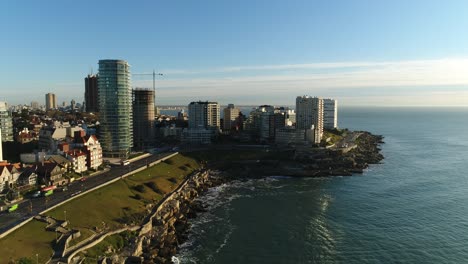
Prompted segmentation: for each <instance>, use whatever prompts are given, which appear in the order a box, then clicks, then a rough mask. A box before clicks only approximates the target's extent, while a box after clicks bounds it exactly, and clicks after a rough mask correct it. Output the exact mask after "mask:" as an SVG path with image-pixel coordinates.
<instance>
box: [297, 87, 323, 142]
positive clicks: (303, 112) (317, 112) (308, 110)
mask: <svg viewBox="0 0 468 264" xmlns="http://www.w3.org/2000/svg"><path fill="white" fill-rule="evenodd" d="M312 126H314V133H315V143H320V141H321V140H322V134H323V100H322V99H321V98H318V97H310V96H306V95H304V96H298V97H297V98H296V128H298V129H310V128H311V127H312Z"/></svg>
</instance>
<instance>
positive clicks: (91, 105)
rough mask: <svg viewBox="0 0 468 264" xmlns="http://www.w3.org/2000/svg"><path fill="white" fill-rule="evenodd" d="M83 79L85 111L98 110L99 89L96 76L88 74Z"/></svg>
mask: <svg viewBox="0 0 468 264" xmlns="http://www.w3.org/2000/svg"><path fill="white" fill-rule="evenodd" d="M84 81H85V95H84V96H85V97H84V98H85V109H86V112H88V113H90V112H99V102H98V98H99V92H98V91H99V89H98V76H97V75H90V74H88V76H87V77H86V78H85V79H84Z"/></svg>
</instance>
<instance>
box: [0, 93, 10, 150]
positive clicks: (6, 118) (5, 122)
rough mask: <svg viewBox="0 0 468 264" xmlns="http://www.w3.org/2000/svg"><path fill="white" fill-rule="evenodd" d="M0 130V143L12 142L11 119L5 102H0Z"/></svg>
mask: <svg viewBox="0 0 468 264" xmlns="http://www.w3.org/2000/svg"><path fill="white" fill-rule="evenodd" d="M0 129H1V133H2V142H6V141H13V119H12V118H11V115H10V112H9V111H8V104H7V103H6V102H0Z"/></svg>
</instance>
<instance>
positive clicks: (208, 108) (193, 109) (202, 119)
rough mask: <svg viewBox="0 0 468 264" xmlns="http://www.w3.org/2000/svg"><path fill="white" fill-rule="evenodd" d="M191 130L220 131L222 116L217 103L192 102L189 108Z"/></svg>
mask: <svg viewBox="0 0 468 264" xmlns="http://www.w3.org/2000/svg"><path fill="white" fill-rule="evenodd" d="M188 114H189V128H208V129H210V128H214V129H216V128H217V129H219V127H220V125H219V123H220V121H219V119H220V114H219V104H218V103H217V102H208V101H207V102H202V101H198V102H191V103H190V104H189V106H188Z"/></svg>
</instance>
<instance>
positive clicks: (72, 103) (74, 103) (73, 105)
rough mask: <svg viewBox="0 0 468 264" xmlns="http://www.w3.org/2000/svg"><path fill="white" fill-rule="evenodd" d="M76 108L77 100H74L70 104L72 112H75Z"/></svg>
mask: <svg viewBox="0 0 468 264" xmlns="http://www.w3.org/2000/svg"><path fill="white" fill-rule="evenodd" d="M75 107H76V101H75V99H72V100H71V102H70V108H71V110H75Z"/></svg>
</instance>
